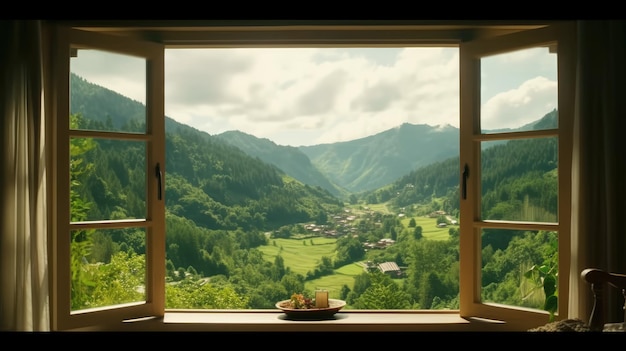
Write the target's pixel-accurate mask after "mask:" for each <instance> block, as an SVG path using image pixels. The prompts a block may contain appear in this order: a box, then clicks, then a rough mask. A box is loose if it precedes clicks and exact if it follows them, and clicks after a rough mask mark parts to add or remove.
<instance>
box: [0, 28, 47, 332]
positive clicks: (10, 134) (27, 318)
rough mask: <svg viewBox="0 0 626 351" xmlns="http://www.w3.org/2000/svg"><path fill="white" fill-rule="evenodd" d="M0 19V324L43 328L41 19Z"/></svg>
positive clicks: (4, 327)
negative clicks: (0, 91)
mask: <svg viewBox="0 0 626 351" xmlns="http://www.w3.org/2000/svg"><path fill="white" fill-rule="evenodd" d="M0 26H1V28H0V33H1V34H0V38H1V40H2V44H1V45H2V52H1V53H0V65H1V67H2V68H1V71H0V79H1V80H0V84H1V87H2V88H1V89H2V95H1V97H0V108H1V111H2V125H1V126H0V127H1V130H2V131H1V133H2V138H1V140H2V141H1V143H2V149H1V156H0V158H1V160H2V176H1V178H0V187H1V191H0V194H1V195H0V196H1V201H2V214H1V216H2V217H1V222H0V223H1V224H0V225H1V228H2V229H1V232H0V272H2V274H1V275H0V286H1V287H2V290H1V291H2V295H1V296H0V330H10V331H48V330H50V318H49V291H48V257H47V245H48V244H47V218H46V208H47V204H46V191H47V190H46V187H47V184H46V140H45V135H46V133H45V126H44V122H45V118H44V109H43V60H42V46H41V45H42V40H41V34H42V33H41V21H36V20H29V21H23V20H21V21H17V20H16V21H2V22H1V23H0Z"/></svg>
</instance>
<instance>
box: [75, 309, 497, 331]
mask: <svg viewBox="0 0 626 351" xmlns="http://www.w3.org/2000/svg"><path fill="white" fill-rule="evenodd" d="M81 330H87V331H174V332H188V331H191V332H193V331H205V332H420V331H506V330H507V329H506V323H504V322H502V321H494V320H485V319H476V318H471V319H466V318H462V317H460V316H459V314H458V311H452V312H447V311H446V312H443V313H437V312H428V313H415V312H412V313H407V312H388V311H381V312H371V311H367V312H366V311H350V312H339V313H337V314H336V315H335V316H334V319H329V320H315V321H312V320H302V321H298V320H289V319H286V316H285V314H283V313H282V312H276V311H254V312H247V311H246V312H196V311H184V312H179V311H176V312H166V313H165V316H164V317H163V318H156V317H155V318H142V319H135V320H127V321H124V322H123V323H122V324H121V325H118V326H109V327H97V328H88V329H81Z"/></svg>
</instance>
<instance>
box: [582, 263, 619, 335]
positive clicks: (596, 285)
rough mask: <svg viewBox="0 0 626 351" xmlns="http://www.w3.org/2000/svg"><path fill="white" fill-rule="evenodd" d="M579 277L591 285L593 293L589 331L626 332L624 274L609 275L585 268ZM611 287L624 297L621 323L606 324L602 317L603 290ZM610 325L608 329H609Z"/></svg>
mask: <svg viewBox="0 0 626 351" xmlns="http://www.w3.org/2000/svg"><path fill="white" fill-rule="evenodd" d="M580 276H581V277H582V278H583V279H584V280H585V281H586V282H587V283H589V284H590V285H591V291H592V292H593V309H592V310H591V316H590V317H589V329H591V331H603V330H604V331H616V330H619V331H626V330H624V328H625V327H626V274H618V273H609V272H606V271H603V270H601V269H596V268H587V269H585V270H583V271H582V272H581V273H580ZM606 286H612V287H615V288H617V289H619V290H620V291H621V293H622V296H623V297H624V305H623V306H622V309H623V310H624V318H623V319H622V322H621V323H607V321H606V320H605V316H604V301H603V300H604V289H605V287H606ZM609 325H610V327H609Z"/></svg>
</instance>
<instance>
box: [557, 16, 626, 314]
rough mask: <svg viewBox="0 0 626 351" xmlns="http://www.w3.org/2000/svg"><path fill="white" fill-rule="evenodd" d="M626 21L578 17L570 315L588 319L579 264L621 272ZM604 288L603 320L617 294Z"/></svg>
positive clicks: (625, 209)
mask: <svg viewBox="0 0 626 351" xmlns="http://www.w3.org/2000/svg"><path fill="white" fill-rule="evenodd" d="M625 23H626V22H625V21H623V20H615V21H579V22H578V25H577V28H578V42H577V46H578V49H577V50H578V62H577V63H578V64H577V72H576V105H575V124H574V125H575V126H574V153H573V167H574V169H573V172H572V174H573V177H572V260H571V270H570V292H571V294H570V300H569V301H570V308H569V310H570V313H569V314H570V317H571V318H575V317H578V318H581V319H583V320H584V321H588V318H589V315H590V313H591V308H592V302H593V300H592V295H591V291H590V286H589V285H588V284H586V283H585V282H584V281H582V279H581V277H580V272H581V271H582V270H583V269H585V268H599V269H604V270H607V271H611V272H618V273H623V274H624V273H626V187H625V182H626V179H625V178H624V177H625V176H626V173H625V172H626V123H625V120H626V24H625ZM616 290H617V289H606V291H605V292H606V293H607V296H606V297H605V299H606V300H605V301H606V302H607V303H606V306H605V307H606V308H605V311H604V314H605V316H606V318H607V319H608V321H613V322H620V321H622V318H624V312H623V310H622V309H621V307H622V306H623V303H624V301H623V298H622V297H621V294H620V293H619V292H618V291H616Z"/></svg>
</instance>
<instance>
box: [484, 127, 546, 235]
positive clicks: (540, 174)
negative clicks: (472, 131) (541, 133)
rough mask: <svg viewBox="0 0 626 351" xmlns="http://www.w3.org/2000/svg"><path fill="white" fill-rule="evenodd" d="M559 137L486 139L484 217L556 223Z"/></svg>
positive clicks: (488, 218)
mask: <svg viewBox="0 0 626 351" xmlns="http://www.w3.org/2000/svg"><path fill="white" fill-rule="evenodd" d="M557 154H558V150H557V138H556V137H550V138H533V139H519V140H502V141H489V142H483V143H482V148H481V162H482V164H481V188H482V208H481V211H482V219H486V220H508V221H529V222H552V223H556V222H557V214H558V208H557V205H558V177H557V176H558V161H557V156H558V155H557Z"/></svg>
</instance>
